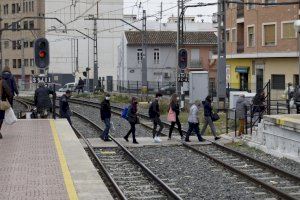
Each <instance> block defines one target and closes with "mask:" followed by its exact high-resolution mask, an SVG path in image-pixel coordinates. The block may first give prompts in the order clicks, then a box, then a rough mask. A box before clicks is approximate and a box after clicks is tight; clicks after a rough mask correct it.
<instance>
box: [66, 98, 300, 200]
mask: <svg viewBox="0 0 300 200" xmlns="http://www.w3.org/2000/svg"><path fill="white" fill-rule="evenodd" d="M72 103H78V104H84V105H86V106H92V107H95V108H99V106H100V104H99V103H95V102H89V101H84V100H78V99H72ZM112 108H113V112H114V113H115V114H118V115H119V114H120V111H121V110H122V108H120V107H116V106H112ZM139 116H140V117H141V118H143V119H149V118H148V116H146V115H143V114H139ZM141 123H142V125H143V126H145V127H146V128H151V127H149V125H147V124H144V123H143V122H141ZM164 125H165V126H170V124H169V123H166V122H164ZM183 132H184V133H186V132H187V131H185V130H183ZM183 146H185V147H186V148H189V149H191V150H193V151H194V152H196V153H199V154H201V155H204V156H205V157H207V158H209V159H211V160H213V161H215V162H217V163H218V164H220V165H222V166H223V167H225V168H227V169H229V170H231V171H233V172H234V173H237V174H239V175H241V176H243V177H245V178H246V179H248V180H249V181H251V182H253V183H255V184H257V185H259V186H260V187H263V188H265V189H266V190H268V191H270V192H272V193H273V194H275V195H276V196H278V197H279V198H283V199H291V200H296V199H300V177H299V176H298V175H295V174H292V173H289V172H287V171H284V170H282V169H279V168H277V167H275V166H272V165H269V164H268V163H265V162H262V161H260V160H257V159H255V158H253V157H251V156H248V155H246V154H243V153H241V152H238V151H235V150H233V149H231V148H228V147H225V146H223V145H221V144H218V143H215V142H213V141H210V144H209V145H202V146H198V145H195V146H194V145H190V144H188V143H185V142H183Z"/></svg>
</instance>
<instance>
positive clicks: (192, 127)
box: [185, 122, 203, 141]
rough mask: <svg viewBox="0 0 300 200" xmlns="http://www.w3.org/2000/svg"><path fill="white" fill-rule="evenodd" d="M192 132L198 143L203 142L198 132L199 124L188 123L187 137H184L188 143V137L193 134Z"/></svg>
mask: <svg viewBox="0 0 300 200" xmlns="http://www.w3.org/2000/svg"><path fill="white" fill-rule="evenodd" d="M193 131H195V133H196V135H197V137H198V140H199V141H203V138H202V136H201V135H200V131H199V123H190V122H189V130H188V132H187V135H186V139H185V140H186V141H188V140H189V137H190V135H191V133H192V132H193Z"/></svg>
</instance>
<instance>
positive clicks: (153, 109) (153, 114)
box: [148, 93, 164, 142]
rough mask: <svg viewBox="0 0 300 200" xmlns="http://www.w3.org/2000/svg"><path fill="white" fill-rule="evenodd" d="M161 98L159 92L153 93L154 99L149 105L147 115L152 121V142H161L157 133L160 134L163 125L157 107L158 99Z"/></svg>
mask: <svg viewBox="0 0 300 200" xmlns="http://www.w3.org/2000/svg"><path fill="white" fill-rule="evenodd" d="M161 98H162V94H161V93H156V95H155V100H154V101H153V102H152V103H151V105H150V107H149V111H148V112H149V117H150V119H151V120H152V122H153V131H152V134H153V139H154V142H161V139H160V138H159V135H160V134H161V132H162V130H163V128H164V125H163V123H162V121H161V120H160V108H159V101H160V100H161ZM157 125H159V130H158V131H156V129H157Z"/></svg>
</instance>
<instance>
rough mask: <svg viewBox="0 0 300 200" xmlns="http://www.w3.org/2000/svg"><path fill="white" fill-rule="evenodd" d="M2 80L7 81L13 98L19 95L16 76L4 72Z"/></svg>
mask: <svg viewBox="0 0 300 200" xmlns="http://www.w3.org/2000/svg"><path fill="white" fill-rule="evenodd" d="M2 78H3V79H4V80H5V81H6V84H7V85H8V87H9V88H10V92H11V94H12V96H14V95H15V94H19V90H18V87H17V84H16V80H15V78H14V76H13V75H12V74H11V72H7V71H4V72H2Z"/></svg>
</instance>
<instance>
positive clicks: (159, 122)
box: [152, 117, 164, 138]
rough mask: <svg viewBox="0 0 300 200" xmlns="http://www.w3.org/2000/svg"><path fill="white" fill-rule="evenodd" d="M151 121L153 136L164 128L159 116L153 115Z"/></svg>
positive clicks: (157, 134)
mask: <svg viewBox="0 0 300 200" xmlns="http://www.w3.org/2000/svg"><path fill="white" fill-rule="evenodd" d="M152 122H153V131H152V134H153V138H154V137H155V136H159V135H160V134H161V132H162V130H163V128H164V124H163V123H162V121H161V120H160V118H159V117H155V118H154V119H152ZM157 125H159V130H158V132H156V129H157Z"/></svg>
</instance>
